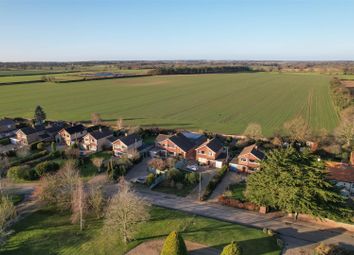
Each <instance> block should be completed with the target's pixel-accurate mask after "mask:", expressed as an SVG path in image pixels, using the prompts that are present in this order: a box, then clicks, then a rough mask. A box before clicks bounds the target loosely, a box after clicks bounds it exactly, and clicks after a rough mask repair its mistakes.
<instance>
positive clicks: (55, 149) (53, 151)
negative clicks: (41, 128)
mask: <svg viewBox="0 0 354 255" xmlns="http://www.w3.org/2000/svg"><path fill="white" fill-rule="evenodd" d="M51 150H52V153H55V152H57V144H56V143H55V142H52V143H51Z"/></svg>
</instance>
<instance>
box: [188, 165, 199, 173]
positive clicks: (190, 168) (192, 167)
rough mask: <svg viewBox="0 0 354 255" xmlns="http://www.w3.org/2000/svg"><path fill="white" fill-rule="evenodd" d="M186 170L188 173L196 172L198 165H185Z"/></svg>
mask: <svg viewBox="0 0 354 255" xmlns="http://www.w3.org/2000/svg"><path fill="white" fill-rule="evenodd" d="M186 168H187V170H190V171H194V172H195V171H198V169H199V167H198V165H187V166H186Z"/></svg>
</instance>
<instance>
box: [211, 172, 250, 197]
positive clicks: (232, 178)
mask: <svg viewBox="0 0 354 255" xmlns="http://www.w3.org/2000/svg"><path fill="white" fill-rule="evenodd" d="M244 179H245V175H241V174H238V173H235V172H231V171H227V173H226V174H225V176H224V178H223V179H222V181H221V182H220V183H219V184H218V185H217V186H216V188H215V190H214V191H213V193H212V194H211V196H210V198H209V201H212V202H217V200H218V197H219V196H221V195H222V194H224V192H225V190H226V189H227V188H228V187H229V185H230V184H234V183H239V182H241V181H242V180H244Z"/></svg>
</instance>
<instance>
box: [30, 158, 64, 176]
mask: <svg viewBox="0 0 354 255" xmlns="http://www.w3.org/2000/svg"><path fill="white" fill-rule="evenodd" d="M59 167H60V166H59V164H58V163H56V162H51V161H44V162H42V163H39V164H37V165H36V166H35V167H34V170H35V171H36V173H37V175H38V176H42V175H43V174H46V173H50V172H55V171H57V170H58V169H59Z"/></svg>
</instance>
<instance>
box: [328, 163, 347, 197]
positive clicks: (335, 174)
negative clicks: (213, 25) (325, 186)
mask: <svg viewBox="0 0 354 255" xmlns="http://www.w3.org/2000/svg"><path fill="white" fill-rule="evenodd" d="M327 176H328V179H329V180H331V181H333V182H334V184H335V185H336V186H337V187H338V188H339V189H340V191H341V193H342V195H344V196H346V197H354V167H353V166H350V165H348V164H343V163H337V162H335V163H334V162H332V163H327Z"/></svg>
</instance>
